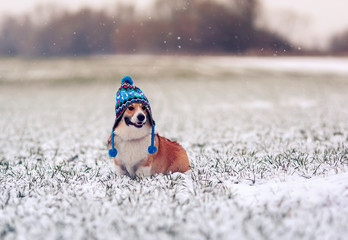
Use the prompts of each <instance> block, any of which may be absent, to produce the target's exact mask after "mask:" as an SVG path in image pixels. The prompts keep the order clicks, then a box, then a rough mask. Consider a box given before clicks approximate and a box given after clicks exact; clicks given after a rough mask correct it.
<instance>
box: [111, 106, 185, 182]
mask: <svg viewBox="0 0 348 240" xmlns="http://www.w3.org/2000/svg"><path fill="white" fill-rule="evenodd" d="M123 111H124V112H123V115H121V116H119V117H118V121H117V122H115V124H114V127H113V132H112V133H111V135H110V137H109V141H108V147H109V149H111V148H113V144H115V146H117V156H115V157H114V159H113V160H114V163H115V165H116V172H117V174H118V175H127V176H129V177H132V178H134V177H136V176H139V177H143V176H151V175H154V174H157V173H164V174H169V173H173V172H186V171H188V170H190V163H189V159H188V156H187V153H186V151H185V149H184V148H183V147H182V146H181V145H180V144H178V143H177V142H173V141H170V140H168V139H166V138H164V137H161V136H160V135H158V134H154V132H152V131H154V130H153V129H154V128H153V126H152V125H153V124H154V122H153V121H151V118H150V115H149V111H148V108H147V106H146V104H143V103H141V102H132V103H129V104H127V105H126V109H125V110H123ZM151 133H152V134H151ZM113 134H114V136H115V140H113ZM151 138H154V139H151ZM150 142H153V144H154V146H155V149H156V148H157V149H156V150H157V151H156V150H155V151H154V153H151V154H150V153H149V152H150V150H148V146H149V143H150ZM152 147H153V146H152ZM110 156H111V155H110Z"/></svg>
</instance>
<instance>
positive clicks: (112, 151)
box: [109, 131, 117, 157]
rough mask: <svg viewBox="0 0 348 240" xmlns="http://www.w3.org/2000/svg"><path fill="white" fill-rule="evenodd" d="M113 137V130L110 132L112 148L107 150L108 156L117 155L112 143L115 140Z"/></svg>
mask: <svg viewBox="0 0 348 240" xmlns="http://www.w3.org/2000/svg"><path fill="white" fill-rule="evenodd" d="M114 137H115V133H114V131H112V134H111V147H112V148H111V149H110V150H109V156H110V157H116V155H117V150H116V148H115V144H114V141H115V139H114Z"/></svg>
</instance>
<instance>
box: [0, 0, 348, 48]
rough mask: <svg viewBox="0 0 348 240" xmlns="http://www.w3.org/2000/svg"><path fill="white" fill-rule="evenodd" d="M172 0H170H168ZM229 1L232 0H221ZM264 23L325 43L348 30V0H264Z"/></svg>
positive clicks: (74, 2)
mask: <svg viewBox="0 0 348 240" xmlns="http://www.w3.org/2000/svg"><path fill="white" fill-rule="evenodd" d="M151 1H153V0H98V1H96V0H59V1H57V0H9V1H4V0H0V16H4V15H9V14H11V15H12V14H17V15H18V14H22V13H24V12H28V11H33V9H35V7H36V6H37V5H39V4H47V3H53V4H56V5H62V6H64V7H66V8H68V9H70V10H77V9H79V8H81V7H84V6H90V7H94V8H106V7H107V6H111V5H112V4H115V3H118V2H135V3H137V6H138V8H140V9H143V10H145V8H146V5H148V4H149V2H151ZM168 1H169V0H168ZM220 1H228V0H220ZM260 2H261V6H262V13H263V14H262V15H261V19H260V21H259V25H260V26H267V27H269V28H271V29H272V30H275V31H277V32H280V33H281V34H284V35H285V36H286V37H288V38H289V39H290V40H292V42H293V43H295V44H296V45H298V46H299V47H301V46H302V47H310V46H313V47H325V46H327V44H328V41H329V39H330V37H331V36H333V35H334V34H336V33H339V32H341V31H343V30H348V14H347V11H348V0H260Z"/></svg>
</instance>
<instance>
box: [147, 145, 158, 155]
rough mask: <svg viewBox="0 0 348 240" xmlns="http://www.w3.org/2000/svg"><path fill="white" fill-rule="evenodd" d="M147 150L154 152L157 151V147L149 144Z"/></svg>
mask: <svg viewBox="0 0 348 240" xmlns="http://www.w3.org/2000/svg"><path fill="white" fill-rule="evenodd" d="M148 151H149V153H150V154H154V153H155V152H157V147H156V146H150V147H149V148H148Z"/></svg>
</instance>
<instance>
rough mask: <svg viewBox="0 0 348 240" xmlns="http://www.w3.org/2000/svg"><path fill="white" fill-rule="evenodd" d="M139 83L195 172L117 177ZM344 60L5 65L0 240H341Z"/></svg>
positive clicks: (346, 212)
mask: <svg viewBox="0 0 348 240" xmlns="http://www.w3.org/2000/svg"><path fill="white" fill-rule="evenodd" d="M124 75H130V76H132V78H133V80H134V82H135V85H137V86H138V87H140V88H141V89H142V90H143V91H144V92H145V94H146V95H147V97H148V98H149V100H150V103H151V107H152V109H153V115H154V119H155V121H156V123H157V130H158V131H159V133H160V134H161V135H164V136H166V137H168V138H171V139H173V140H177V141H179V142H180V143H181V144H182V145H183V146H184V147H185V149H186V150H187V152H188V155H189V158H190V161H191V165H192V170H191V172H189V173H186V174H172V175H157V176H153V177H149V178H143V179H140V178H138V179H136V180H132V179H129V178H128V177H125V176H117V175H116V174H115V172H114V169H113V165H112V161H111V160H110V159H109V157H108V155H107V148H106V140H107V137H108V135H109V133H110V131H111V128H112V124H113V121H114V116H115V113H114V104H115V94H116V91H117V89H118V88H119V86H120V81H121V78H122V77H123V76H124ZM347 93H348V60H347V59H344V58H337V59H334V58H333V59H330V58H329V59H316V58H302V59H301V58H260V59H258V58H233V57H165V56H164V57H153V56H132V57H131V56H117V57H111V56H110V57H92V58H78V59H45V60H44V59H36V60H30V59H12V58H9V59H0V116H1V117H0V129H1V133H0V239H126V238H127V239H344V237H345V236H347V235H348V228H347V224H346V223H347V222H348V173H347V172H348V108H347V102H348V94H347Z"/></svg>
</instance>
